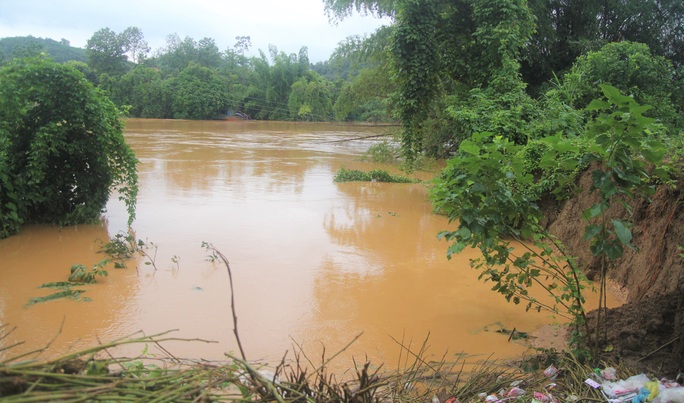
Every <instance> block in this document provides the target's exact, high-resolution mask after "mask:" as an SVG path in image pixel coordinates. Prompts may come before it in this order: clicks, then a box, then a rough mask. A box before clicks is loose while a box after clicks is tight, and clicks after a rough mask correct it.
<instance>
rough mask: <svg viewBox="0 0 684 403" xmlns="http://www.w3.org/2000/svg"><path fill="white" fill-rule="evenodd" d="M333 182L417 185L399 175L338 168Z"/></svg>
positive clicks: (412, 180)
mask: <svg viewBox="0 0 684 403" xmlns="http://www.w3.org/2000/svg"><path fill="white" fill-rule="evenodd" d="M333 181H334V182H389V183H418V182H419V181H418V180H417V179H411V178H407V177H405V176H401V175H392V174H390V173H389V172H387V171H383V170H381V169H374V170H372V171H370V172H364V171H359V170H356V169H346V168H344V167H342V168H340V170H339V171H337V173H335V176H334V178H333Z"/></svg>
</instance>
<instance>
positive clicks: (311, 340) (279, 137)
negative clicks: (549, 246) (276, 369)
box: [0, 119, 554, 368]
mask: <svg viewBox="0 0 684 403" xmlns="http://www.w3.org/2000/svg"><path fill="white" fill-rule="evenodd" d="M383 130H384V129H382V128H368V127H359V126H338V125H320V124H319V125H314V124H301V123H272V122H255V121H249V122H224V121H202V122H191V121H165V120H138V119H131V120H128V121H127V125H126V136H127V140H128V142H129V143H130V144H131V146H132V148H133V149H134V150H135V152H136V154H137V156H138V158H139V159H140V162H141V163H140V166H139V173H140V194H139V199H138V208H137V219H136V221H135V223H134V225H133V228H134V230H135V232H136V234H137V236H138V238H140V239H142V240H145V241H147V242H148V244H153V245H154V246H156V252H155V249H154V248H152V249H148V252H149V253H150V254H151V255H154V254H155V253H156V256H155V257H154V261H155V266H156V267H157V270H155V269H154V267H153V266H152V265H147V264H145V262H146V261H148V260H149V259H147V258H144V257H140V258H139V259H138V260H137V262H131V263H129V265H128V266H129V267H128V268H127V269H114V268H113V267H112V266H109V267H108V272H109V276H108V277H106V278H103V279H100V281H99V282H98V284H95V285H91V286H87V287H85V289H86V290H87V291H86V292H85V293H84V294H82V296H84V297H88V298H90V299H91V301H89V302H87V301H74V300H56V301H51V302H46V303H40V304H36V305H32V306H25V304H26V303H27V302H28V301H29V300H30V299H31V298H33V297H37V296H43V295H47V294H49V293H50V291H49V290H46V289H39V288H37V287H38V286H40V285H41V284H43V283H47V282H52V281H66V279H67V277H68V275H69V268H70V267H71V266H72V265H73V264H76V263H80V264H83V265H85V266H88V267H90V266H92V265H93V264H96V263H97V262H99V261H100V260H102V259H103V258H104V256H103V255H101V254H98V253H97V250H98V249H99V246H100V241H101V240H107V239H108V238H109V237H111V236H114V235H115V234H117V233H119V232H121V231H125V230H126V215H125V209H124V206H123V205H122V204H121V203H120V202H118V201H117V200H112V201H111V202H110V203H109V205H108V210H107V213H106V214H105V219H104V221H103V223H102V224H101V225H84V226H78V227H71V228H53V227H38V226H29V227H25V228H23V229H22V232H21V233H20V234H19V235H16V236H13V237H10V238H8V239H5V240H1V241H0V279H1V280H0V324H2V325H4V328H2V329H0V330H4V334H5V337H4V338H2V339H0V350H1V349H2V348H1V347H2V346H5V347H7V346H9V345H11V344H14V343H18V342H23V344H21V345H20V346H17V347H15V348H12V349H10V350H6V351H0V357H5V358H6V357H8V356H11V355H15V354H18V353H19V352H25V351H30V350H32V349H37V348H41V347H44V346H46V345H48V344H49V345H50V348H49V349H48V350H47V351H46V352H45V353H43V357H48V356H55V355H58V354H62V353H65V352H67V351H73V350H74V349H79V348H83V347H85V346H90V345H93V344H97V343H100V342H102V343H104V342H106V341H111V340H114V339H117V338H121V337H124V336H126V335H129V334H132V333H134V332H137V331H142V332H144V334H148V335H150V334H155V333H160V332H164V331H168V330H172V329H177V331H175V332H174V333H172V335H174V336H175V337H179V338H185V339H195V338H198V339H203V340H210V341H214V342H213V343H205V342H201V341H192V342H191V341H183V342H170V343H166V344H164V346H165V348H166V349H167V350H169V351H171V352H172V353H173V354H174V355H175V356H178V357H186V358H205V359H210V360H218V359H222V358H223V356H224V355H223V354H224V353H225V352H229V351H233V352H236V351H237V344H236V343H235V339H234V336H233V324H232V317H231V312H230V289H229V282H228V275H227V272H226V270H225V267H223V266H221V265H220V264H218V263H216V262H213V263H212V262H210V261H208V260H207V259H206V256H207V254H206V251H205V250H204V249H202V247H201V244H202V242H203V241H206V242H210V243H212V244H213V245H215V246H216V248H218V249H219V250H220V251H221V252H222V253H223V254H225V255H226V256H227V258H228V259H229V260H230V265H231V268H232V271H233V280H234V285H235V302H236V308H237V315H238V319H239V332H240V338H241V340H242V344H243V346H244V349H245V352H246V354H247V357H248V358H249V359H250V360H263V361H265V362H269V363H277V362H278V361H280V359H281V358H282V356H283V354H284V353H285V351H286V350H290V351H292V347H293V345H294V344H298V345H300V346H302V347H303V348H304V350H305V352H307V353H309V354H312V356H313V357H315V358H316V359H319V358H318V357H319V356H320V355H319V352H320V349H321V346H325V348H326V351H327V354H328V355H331V354H332V353H334V352H336V351H337V350H339V349H341V348H342V347H344V346H345V345H346V344H347V343H349V342H350V341H352V339H354V337H356V336H357V335H359V334H361V336H360V337H359V339H358V340H357V341H356V342H355V343H353V344H352V346H351V347H350V348H349V349H347V350H346V351H345V353H344V354H343V355H342V356H341V357H340V358H339V359H338V362H339V363H340V364H339V365H340V366H341V367H344V366H348V365H349V363H350V362H351V361H350V359H351V357H352V356H353V357H356V359H357V360H363V359H364V358H365V357H366V356H367V357H368V358H369V359H371V361H372V362H373V363H383V362H384V363H385V365H386V366H387V367H389V368H396V366H397V361H398V359H399V354H400V351H401V349H400V347H399V345H398V344H397V341H401V340H404V344H408V343H409V341H411V340H412V347H413V348H414V349H416V350H417V349H418V347H419V345H420V344H421V343H422V342H423V341H424V340H425V339H426V338H427V337H428V335H429V339H428V343H427V344H428V345H429V352H428V354H432V355H433V358H441V357H442V356H443V355H444V354H445V353H446V354H447V358H449V357H454V355H456V354H460V353H461V352H466V353H468V354H473V355H482V356H485V357H488V356H490V355H494V356H495V357H506V356H512V355H517V354H521V353H523V352H524V351H525V349H526V347H525V346H523V345H521V344H517V343H515V342H509V341H508V336H507V335H504V334H501V333H498V332H496V330H498V329H501V328H506V329H512V328H514V327H515V328H517V329H518V330H521V331H527V332H530V331H533V330H535V329H537V328H538V327H540V326H542V325H544V324H549V323H553V322H554V319H553V318H551V317H549V315H547V314H536V313H525V312H524V308H523V307H521V306H515V305H513V304H509V303H507V302H506V301H505V300H504V299H503V298H502V297H500V296H499V295H496V294H494V293H493V292H491V291H490V290H489V288H490V285H487V284H483V283H482V282H479V281H478V280H477V274H478V273H477V272H475V271H474V270H472V269H470V268H469V265H468V258H469V257H473V256H474V254H473V253H474V252H468V251H466V252H465V253H463V254H461V255H457V256H454V258H453V259H452V260H451V261H448V260H447V259H446V257H445V255H446V247H447V245H446V243H444V242H440V241H438V240H437V237H436V235H437V233H438V232H440V231H442V230H444V229H447V228H449V227H450V225H449V224H448V222H447V220H446V219H445V218H444V217H440V216H436V215H434V214H432V209H431V206H430V203H429V201H428V198H427V192H426V188H425V185H424V184H385V183H360V182H359V183H341V184H337V183H334V182H333V175H334V173H335V172H336V171H337V170H338V169H339V168H340V167H345V168H350V169H362V170H369V169H374V168H381V169H389V170H393V168H392V167H386V166H381V165H378V164H371V163H367V162H361V161H359V156H360V155H361V154H362V153H363V152H364V151H365V150H366V149H367V148H368V146H369V145H371V144H373V142H374V141H379V140H377V139H375V138H371V139H365V140H352V141H343V140H349V139H354V138H360V137H366V136H372V135H374V134H381V133H382V132H383ZM421 177H422V178H423V179H427V178H429V177H430V175H428V174H425V173H423V174H421ZM136 263H137V269H136ZM12 328H15V330H13V331H12V332H10V333H9V334H7V333H8V330H9V329H12ZM0 334H3V333H0ZM395 340H396V341H395ZM127 348H128V349H129V351H127V352H126V353H127V354H136V353H140V351H141V350H142V348H143V347H142V346H139V345H138V346H133V347H127ZM154 349H155V346H150V351H154Z"/></svg>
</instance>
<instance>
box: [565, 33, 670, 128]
mask: <svg viewBox="0 0 684 403" xmlns="http://www.w3.org/2000/svg"><path fill="white" fill-rule="evenodd" d="M674 76H675V70H674V67H673V66H672V63H671V62H670V61H669V60H667V59H666V58H665V57H663V56H654V55H653V54H652V53H651V50H650V49H649V48H648V46H646V45H644V44H641V43H633V42H626V41H625V42H616V43H609V44H607V45H606V46H604V47H603V48H601V49H600V50H598V51H595V52H588V53H587V54H584V55H582V56H580V57H579V58H577V60H576V61H575V63H574V64H573V66H572V69H571V70H570V71H569V72H568V74H565V75H564V77H563V80H562V85H561V86H560V88H559V89H558V91H557V94H562V95H563V96H564V99H562V101H563V102H566V103H567V104H568V105H570V106H572V107H574V108H576V109H582V108H584V107H585V106H586V105H588V104H589V102H590V101H591V100H592V99H596V98H599V97H600V96H601V89H600V87H599V84H611V85H613V86H615V87H617V88H618V89H619V90H621V91H622V92H623V93H626V94H628V95H630V96H633V97H634V99H635V100H636V101H637V102H638V103H641V104H646V105H651V106H652V107H653V108H652V109H651V110H650V111H649V112H648V113H647V114H648V115H651V116H653V117H657V118H659V119H660V120H661V121H662V122H664V123H667V124H669V125H670V126H673V125H674V124H675V123H676V120H677V117H678V113H676V110H675V106H674V105H673V102H672V87H673V79H674Z"/></svg>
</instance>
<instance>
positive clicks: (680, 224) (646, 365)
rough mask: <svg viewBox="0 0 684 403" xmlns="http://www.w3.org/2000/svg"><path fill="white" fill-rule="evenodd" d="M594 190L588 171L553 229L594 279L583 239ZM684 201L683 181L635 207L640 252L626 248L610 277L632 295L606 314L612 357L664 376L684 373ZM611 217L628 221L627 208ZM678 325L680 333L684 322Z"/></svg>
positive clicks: (552, 223)
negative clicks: (683, 356)
mask: <svg viewBox="0 0 684 403" xmlns="http://www.w3.org/2000/svg"><path fill="white" fill-rule="evenodd" d="M589 171H591V170H589ZM683 179H684V178H683ZM590 186H591V174H590V172H586V173H585V174H584V175H583V176H582V177H581V178H580V180H579V187H580V189H582V191H581V192H580V195H579V196H578V197H575V198H573V199H571V200H569V201H567V202H565V203H564V204H563V205H562V206H560V207H559V208H558V209H557V210H556V211H553V212H552V213H551V214H550V225H549V230H550V232H551V233H552V234H554V235H556V236H558V237H559V238H560V239H561V240H562V241H563V243H564V244H565V245H566V247H567V248H568V249H569V251H570V253H571V254H572V255H574V256H577V257H578V260H579V263H580V264H581V265H582V266H583V267H586V268H587V274H588V276H589V277H590V278H593V277H596V276H597V274H598V273H599V266H598V261H596V259H594V258H593V256H592V255H591V252H590V251H589V247H588V244H587V242H586V241H584V240H583V239H582V236H583V233H584V227H585V226H586V222H585V221H584V220H583V219H582V212H583V211H584V210H585V209H587V208H589V207H591V206H592V205H593V204H595V202H596V201H597V197H596V196H591V195H590V196H587V195H586V193H587V190H588V189H589V188H590ZM683 200H684V185H682V181H681V180H680V181H678V182H677V185H676V187H674V188H672V187H670V188H668V187H665V186H663V187H661V188H659V189H658V191H657V192H656V194H655V195H653V197H652V198H651V201H646V200H643V201H638V202H635V203H633V204H632V205H631V208H632V210H633V213H632V217H631V220H632V222H633V224H634V227H633V228H632V233H633V235H634V239H633V243H634V245H635V246H636V247H637V248H638V251H633V250H631V249H626V251H625V254H624V256H623V257H622V258H621V259H620V261H619V262H618V263H617V265H616V267H615V268H614V269H611V270H610V271H609V272H608V276H607V277H608V278H609V279H610V280H611V281H612V282H613V283H615V284H617V285H618V286H619V287H621V288H622V289H623V290H624V291H625V293H626V295H627V303H626V304H625V305H623V306H622V307H619V308H616V309H612V310H610V311H609V312H608V315H607V318H608V331H607V345H609V346H611V347H612V352H611V353H609V354H608V356H609V358H612V359H615V360H621V361H622V362H624V363H626V364H628V365H630V366H633V367H635V369H637V370H639V371H642V372H650V373H652V374H654V375H659V376H666V375H668V376H673V375H676V373H677V372H678V371H682V370H684V362H681V361H682V360H681V357H680V356H677V353H678V351H679V350H677V348H681V345H679V346H680V347H677V346H678V342H680V341H681V337H680V338H679V339H677V337H678V333H675V317H676V313H677V312H678V311H679V312H680V315H679V318H678V319H679V320H682V319H683V318H682V317H683V316H684V298H683V294H684V287H683V285H684V268H683V265H682V263H683V261H684V259H682V257H681V256H680V255H681V254H682V252H684V251H682V250H680V247H682V246H684V214H682V210H683V209H682V207H683V204H684V203H683ZM609 213H610V214H611V215H612V216H621V217H622V218H628V217H629V213H628V212H627V211H626V209H625V208H623V207H617V208H613V209H612V210H611V211H610V212H609ZM592 322H593V321H592ZM678 323H679V322H678ZM678 326H679V327H678V328H679V329H681V327H682V326H681V324H679V325H678ZM680 332H681V330H680ZM682 337H684V336H682ZM673 340H674V341H673ZM668 343H669V344H668ZM682 344H684V343H682Z"/></svg>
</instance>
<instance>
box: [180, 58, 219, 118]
mask: <svg viewBox="0 0 684 403" xmlns="http://www.w3.org/2000/svg"><path fill="white" fill-rule="evenodd" d="M170 85H171V99H172V109H173V117H174V118H176V119H212V118H214V117H216V116H218V115H222V114H224V113H225V111H226V109H227V100H226V95H227V89H228V83H227V82H226V80H225V79H224V78H223V77H221V76H220V75H219V74H218V73H217V72H216V70H212V69H209V68H207V67H203V66H200V65H197V64H194V63H190V65H189V66H188V67H186V68H185V69H183V71H181V72H180V74H178V76H176V77H174V78H173V79H172V82H171V83H170Z"/></svg>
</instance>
